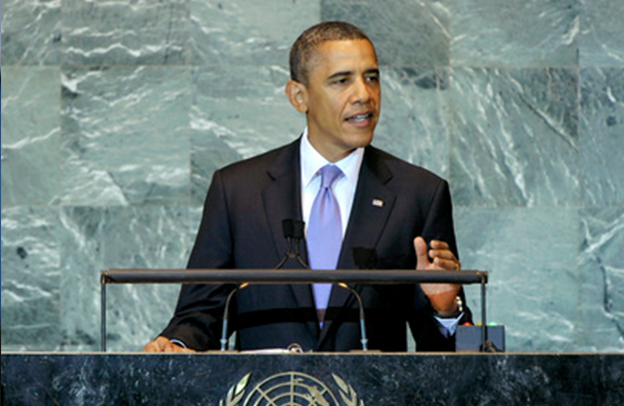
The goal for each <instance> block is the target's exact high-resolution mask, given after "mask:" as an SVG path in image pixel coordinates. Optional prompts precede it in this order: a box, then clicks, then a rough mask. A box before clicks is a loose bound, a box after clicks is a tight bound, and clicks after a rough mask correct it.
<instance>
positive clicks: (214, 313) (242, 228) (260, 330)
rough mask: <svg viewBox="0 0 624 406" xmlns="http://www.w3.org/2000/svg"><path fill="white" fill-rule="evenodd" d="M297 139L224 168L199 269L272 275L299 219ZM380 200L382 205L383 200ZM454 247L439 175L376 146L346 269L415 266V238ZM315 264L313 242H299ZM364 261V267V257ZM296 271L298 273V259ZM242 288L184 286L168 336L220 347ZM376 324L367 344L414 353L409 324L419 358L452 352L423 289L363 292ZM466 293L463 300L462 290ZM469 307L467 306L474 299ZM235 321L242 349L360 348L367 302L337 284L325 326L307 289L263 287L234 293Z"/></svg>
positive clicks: (194, 256)
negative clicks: (286, 225)
mask: <svg viewBox="0 0 624 406" xmlns="http://www.w3.org/2000/svg"><path fill="white" fill-rule="evenodd" d="M299 142H300V141H299V140H297V141H295V142H293V143H291V144H289V145H286V146H284V147H281V148H278V149H276V150H273V151H270V152H267V153H265V154H263V155H260V156H257V157H254V158H251V159H249V160H246V161H242V162H238V163H235V164H233V165H230V166H228V167H226V168H224V169H222V170H219V171H217V172H215V174H214V177H213V180H212V184H211V186H210V189H209V191H208V195H207V197H206V202H205V206H204V214H203V218H202V221H201V225H200V229H199V232H198V235H197V239H196V241H195V246H194V248H193V251H192V253H191V257H190V260H189V264H188V267H189V268H204V269H212V268H238V269H262V268H266V269H270V268H273V267H275V266H276V264H277V263H278V262H279V261H280V259H281V258H282V257H283V256H284V253H285V252H286V250H287V247H286V241H285V239H284V236H283V232H282V220H283V219H301V218H302V215H301V192H300V190H301V187H300V182H301V180H300V179H301V176H300V164H299ZM373 199H376V200H380V201H382V202H383V206H382V207H379V205H378V204H377V205H373V204H372V201H373ZM417 236H423V237H424V238H425V240H426V241H429V240H431V239H439V240H442V241H446V242H447V243H448V244H449V245H450V246H451V249H452V251H453V252H454V253H455V254H456V255H457V248H456V243H455V235H454V232H453V219H452V210H451V200H450V194H449V190H448V184H447V183H446V182H445V181H444V180H442V179H440V178H439V177H437V176H436V175H434V174H432V173H430V172H428V171H426V170H424V169H422V168H419V167H416V166H413V165H411V164H408V163H407V162H404V161H402V160H400V159H398V158H396V157H393V156H391V155H389V154H387V153H385V152H383V151H380V150H378V149H376V148H374V147H367V148H366V151H365V154H364V160H363V163H362V168H361V172H360V176H359V180H358V185H357V189H356V193H355V199H354V203H353V208H352V211H351V218H350V219H349V223H348V226H347V230H346V234H345V237H344V241H343V246H342V251H341V254H340V259H339V263H338V268H339V269H357V268H358V266H356V262H355V259H354V256H353V251H354V248H356V247H357V248H363V249H364V250H363V252H364V253H367V254H368V257H367V258H366V259H365V260H366V262H367V267H369V268H373V267H374V268H377V269H414V268H415V266H416V257H415V252H414V247H413V242H412V241H413V239H414V238H415V237H417ZM300 250H301V252H302V253H303V256H304V260H306V262H307V258H306V250H305V244H304V243H302V244H301V247H300ZM358 262H359V264H358V265H359V266H361V260H360V261H358ZM289 265H292V266H287V267H289V268H298V267H299V265H298V264H297V263H296V261H293V263H290V264H289ZM232 287H233V286H232V285H212V284H211V285H184V286H183V288H182V290H181V292H180V297H179V301H178V305H177V308H176V311H175V315H174V317H173V319H172V320H171V322H170V323H169V325H168V326H167V327H166V329H165V330H164V331H163V333H162V335H164V336H166V337H168V338H177V339H180V340H182V341H183V342H184V343H186V344H187V345H188V346H189V347H190V348H194V349H198V350H205V349H211V348H218V347H219V338H220V336H221V319H222V315H223V306H224V301H225V297H226V296H227V294H228V292H229V291H230V290H231V289H232ZM355 288H356V290H357V291H358V292H359V293H360V294H361V296H362V299H363V301H364V307H365V311H366V318H367V335H368V338H369V348H370V349H377V350H383V351H405V350H406V342H407V338H406V333H407V329H406V322H409V324H410V328H411V330H412V334H413V335H414V338H415V340H416V343H417V349H418V350H419V351H428V350H429V351H444V350H453V347H454V342H453V338H452V337H451V338H447V337H444V335H442V334H441V333H440V331H439V327H438V324H437V322H436V320H435V319H434V318H433V313H432V312H433V309H432V307H431V305H430V303H429V300H428V299H427V297H426V296H425V295H424V294H423V292H422V290H421V289H420V287H419V286H413V285H409V286H404V285H385V286H356V287H355ZM462 294H463V293H462ZM464 303H465V301H464ZM230 314H231V315H232V316H231V317H232V318H231V319H230V320H231V324H232V325H233V326H232V327H233V329H236V330H237V348H238V349H241V350H247V349H258V348H278V347H279V348H285V347H288V345H290V344H293V343H297V344H300V345H301V346H302V348H303V349H304V350H306V351H307V350H319V351H347V350H351V349H359V348H360V345H361V344H360V341H359V340H360V332H359V324H358V317H357V302H356V300H355V299H354V298H353V296H352V295H351V294H350V293H349V292H347V291H345V290H343V289H338V288H334V289H333V290H332V294H331V298H330V301H329V306H328V310H327V313H326V316H325V323H324V326H323V329H322V330H320V329H319V324H318V321H317V316H316V310H315V307H314V302H313V298H312V292H311V288H310V286H308V285H279V286H275V285H271V286H269V285H257V286H250V287H248V288H246V289H244V290H241V291H239V292H238V293H236V296H235V300H234V301H233V303H232V307H231V313H230Z"/></svg>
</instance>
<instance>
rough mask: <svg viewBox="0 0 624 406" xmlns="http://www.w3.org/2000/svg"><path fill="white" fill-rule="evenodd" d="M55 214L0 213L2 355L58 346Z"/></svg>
mask: <svg viewBox="0 0 624 406" xmlns="http://www.w3.org/2000/svg"><path fill="white" fill-rule="evenodd" d="M58 213H59V209H58V208H52V207H37V208H35V207H30V208H29V207H11V208H4V207H3V208H2V318H3V319H4V320H3V323H2V351H6V350H10V349H27V350H54V349H56V348H58V344H59V342H60V330H61V329H60V321H61V309H60V296H61V291H60V281H61V270H60V264H61V258H62V253H61V244H60V243H59V240H58V236H59V233H60V232H61V230H62V226H61V223H60V221H59V215H58Z"/></svg>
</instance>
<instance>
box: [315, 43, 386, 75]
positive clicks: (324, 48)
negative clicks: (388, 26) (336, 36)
mask: <svg viewBox="0 0 624 406" xmlns="http://www.w3.org/2000/svg"><path fill="white" fill-rule="evenodd" d="M308 62H309V63H310V65H309V68H310V70H311V71H312V70H314V69H315V68H316V67H318V66H319V65H323V64H327V65H331V66H338V65H341V64H351V63H354V62H355V63H358V64H360V63H366V62H367V63H368V65H369V66H367V67H366V69H372V68H377V55H376V54H375V48H374V47H373V44H372V43H371V42H370V41H368V40H366V39H357V40H335V41H326V42H323V43H322V44H319V45H318V46H317V47H316V49H315V51H314V52H313V54H312V55H311V58H310V60H309V61H308Z"/></svg>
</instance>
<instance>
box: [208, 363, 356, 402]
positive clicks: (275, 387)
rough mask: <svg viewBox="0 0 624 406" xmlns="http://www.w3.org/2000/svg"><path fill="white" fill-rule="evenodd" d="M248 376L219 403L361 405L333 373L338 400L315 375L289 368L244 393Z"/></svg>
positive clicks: (349, 389) (349, 386) (350, 388)
mask: <svg viewBox="0 0 624 406" xmlns="http://www.w3.org/2000/svg"><path fill="white" fill-rule="evenodd" d="M250 377H251V373H249V374H247V375H245V376H244V377H243V378H242V379H241V380H240V381H239V382H238V383H237V384H236V385H234V386H232V387H231V388H230V389H229V390H228V393H227V395H226V397H225V399H223V400H221V402H219V406H239V405H242V406H365V405H364V401H363V400H359V401H358V396H357V393H355V391H354V390H353V387H352V386H351V385H349V384H347V383H346V382H345V381H344V380H343V379H342V378H340V377H339V376H338V375H336V374H332V377H333V378H334V382H335V383H336V385H337V386H338V393H339V394H340V399H341V400H342V403H341V402H339V401H338V399H337V398H336V396H335V395H334V393H332V391H331V390H330V389H329V388H328V387H327V385H325V384H324V383H323V382H321V381H320V380H318V379H317V378H315V377H313V376H311V375H308V374H303V373H301V372H292V371H291V372H283V373H280V374H275V375H272V376H270V377H268V378H267V379H265V380H264V381H262V382H260V383H259V384H257V385H256V386H255V387H254V388H253V389H252V390H251V391H250V392H249V393H248V394H247V396H245V392H246V388H247V385H248V384H249V378H250Z"/></svg>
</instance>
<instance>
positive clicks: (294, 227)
mask: <svg viewBox="0 0 624 406" xmlns="http://www.w3.org/2000/svg"><path fill="white" fill-rule="evenodd" d="M303 228H304V222H303V221H301V220H293V219H284V220H282V231H283V232H284V238H287V239H288V238H293V239H295V240H301V239H302V238H303Z"/></svg>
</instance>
